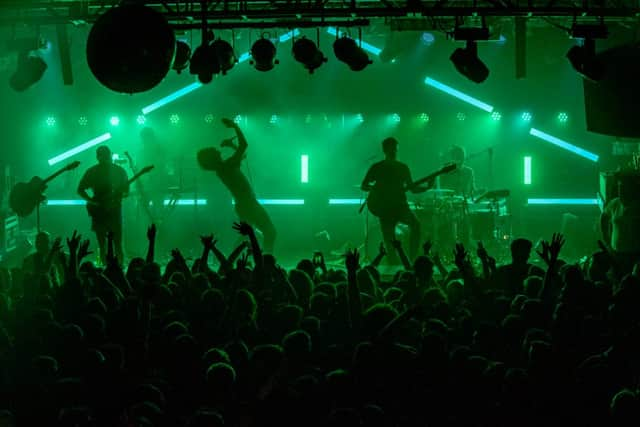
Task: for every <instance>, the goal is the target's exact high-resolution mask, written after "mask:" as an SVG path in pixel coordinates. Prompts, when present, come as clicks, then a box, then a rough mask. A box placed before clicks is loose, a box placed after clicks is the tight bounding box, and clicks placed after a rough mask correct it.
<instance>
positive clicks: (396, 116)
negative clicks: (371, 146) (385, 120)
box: [391, 113, 400, 123]
mask: <svg viewBox="0 0 640 427" xmlns="http://www.w3.org/2000/svg"><path fill="white" fill-rule="evenodd" d="M391 121H392V122H394V123H400V114H398V113H393V114H392V115H391Z"/></svg>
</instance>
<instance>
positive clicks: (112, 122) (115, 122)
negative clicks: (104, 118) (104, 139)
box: [109, 116, 120, 126]
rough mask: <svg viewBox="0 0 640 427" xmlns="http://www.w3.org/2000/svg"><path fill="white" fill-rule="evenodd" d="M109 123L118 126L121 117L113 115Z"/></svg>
mask: <svg viewBox="0 0 640 427" xmlns="http://www.w3.org/2000/svg"><path fill="white" fill-rule="evenodd" d="M109 123H110V124H111V126H118V125H119V124H120V117H118V116H113V117H111V118H110V119H109Z"/></svg>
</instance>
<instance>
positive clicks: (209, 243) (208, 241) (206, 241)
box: [200, 234, 218, 251]
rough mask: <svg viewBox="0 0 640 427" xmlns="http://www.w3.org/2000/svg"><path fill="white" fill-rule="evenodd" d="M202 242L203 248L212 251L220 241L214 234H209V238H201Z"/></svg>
mask: <svg viewBox="0 0 640 427" xmlns="http://www.w3.org/2000/svg"><path fill="white" fill-rule="evenodd" d="M200 241H201V242H202V246H204V248H205V249H206V250H208V251H210V250H212V249H213V248H214V247H215V246H216V244H217V243H218V241H217V240H216V239H215V238H214V237H213V234H209V235H208V236H200Z"/></svg>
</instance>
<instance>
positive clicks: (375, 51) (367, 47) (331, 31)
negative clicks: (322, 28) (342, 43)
mask: <svg viewBox="0 0 640 427" xmlns="http://www.w3.org/2000/svg"><path fill="white" fill-rule="evenodd" d="M327 33H329V34H331V35H332V36H337V37H342V36H344V35H345V33H343V32H342V31H338V30H337V29H336V28H335V27H327ZM360 47H362V49H364V50H366V51H367V52H369V53H373V54H374V55H380V52H382V49H380V48H379V47H375V46H374V45H371V44H369V43H367V42H361V43H360Z"/></svg>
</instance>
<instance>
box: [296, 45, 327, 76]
mask: <svg viewBox="0 0 640 427" xmlns="http://www.w3.org/2000/svg"><path fill="white" fill-rule="evenodd" d="M292 52H293V57H294V58H295V60H296V61H298V62H300V63H302V64H303V65H304V68H306V69H307V70H309V73H310V74H311V73H313V71H314V70H315V69H316V68H319V67H320V66H321V65H322V64H323V63H325V62H327V58H326V57H325V56H324V54H323V53H322V52H320V49H318V47H317V46H316V44H315V43H314V42H313V41H311V40H309V39H308V38H306V37H304V36H303V37H302V38H300V39H298V40H296V41H295V42H294V43H293V49H292Z"/></svg>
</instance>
